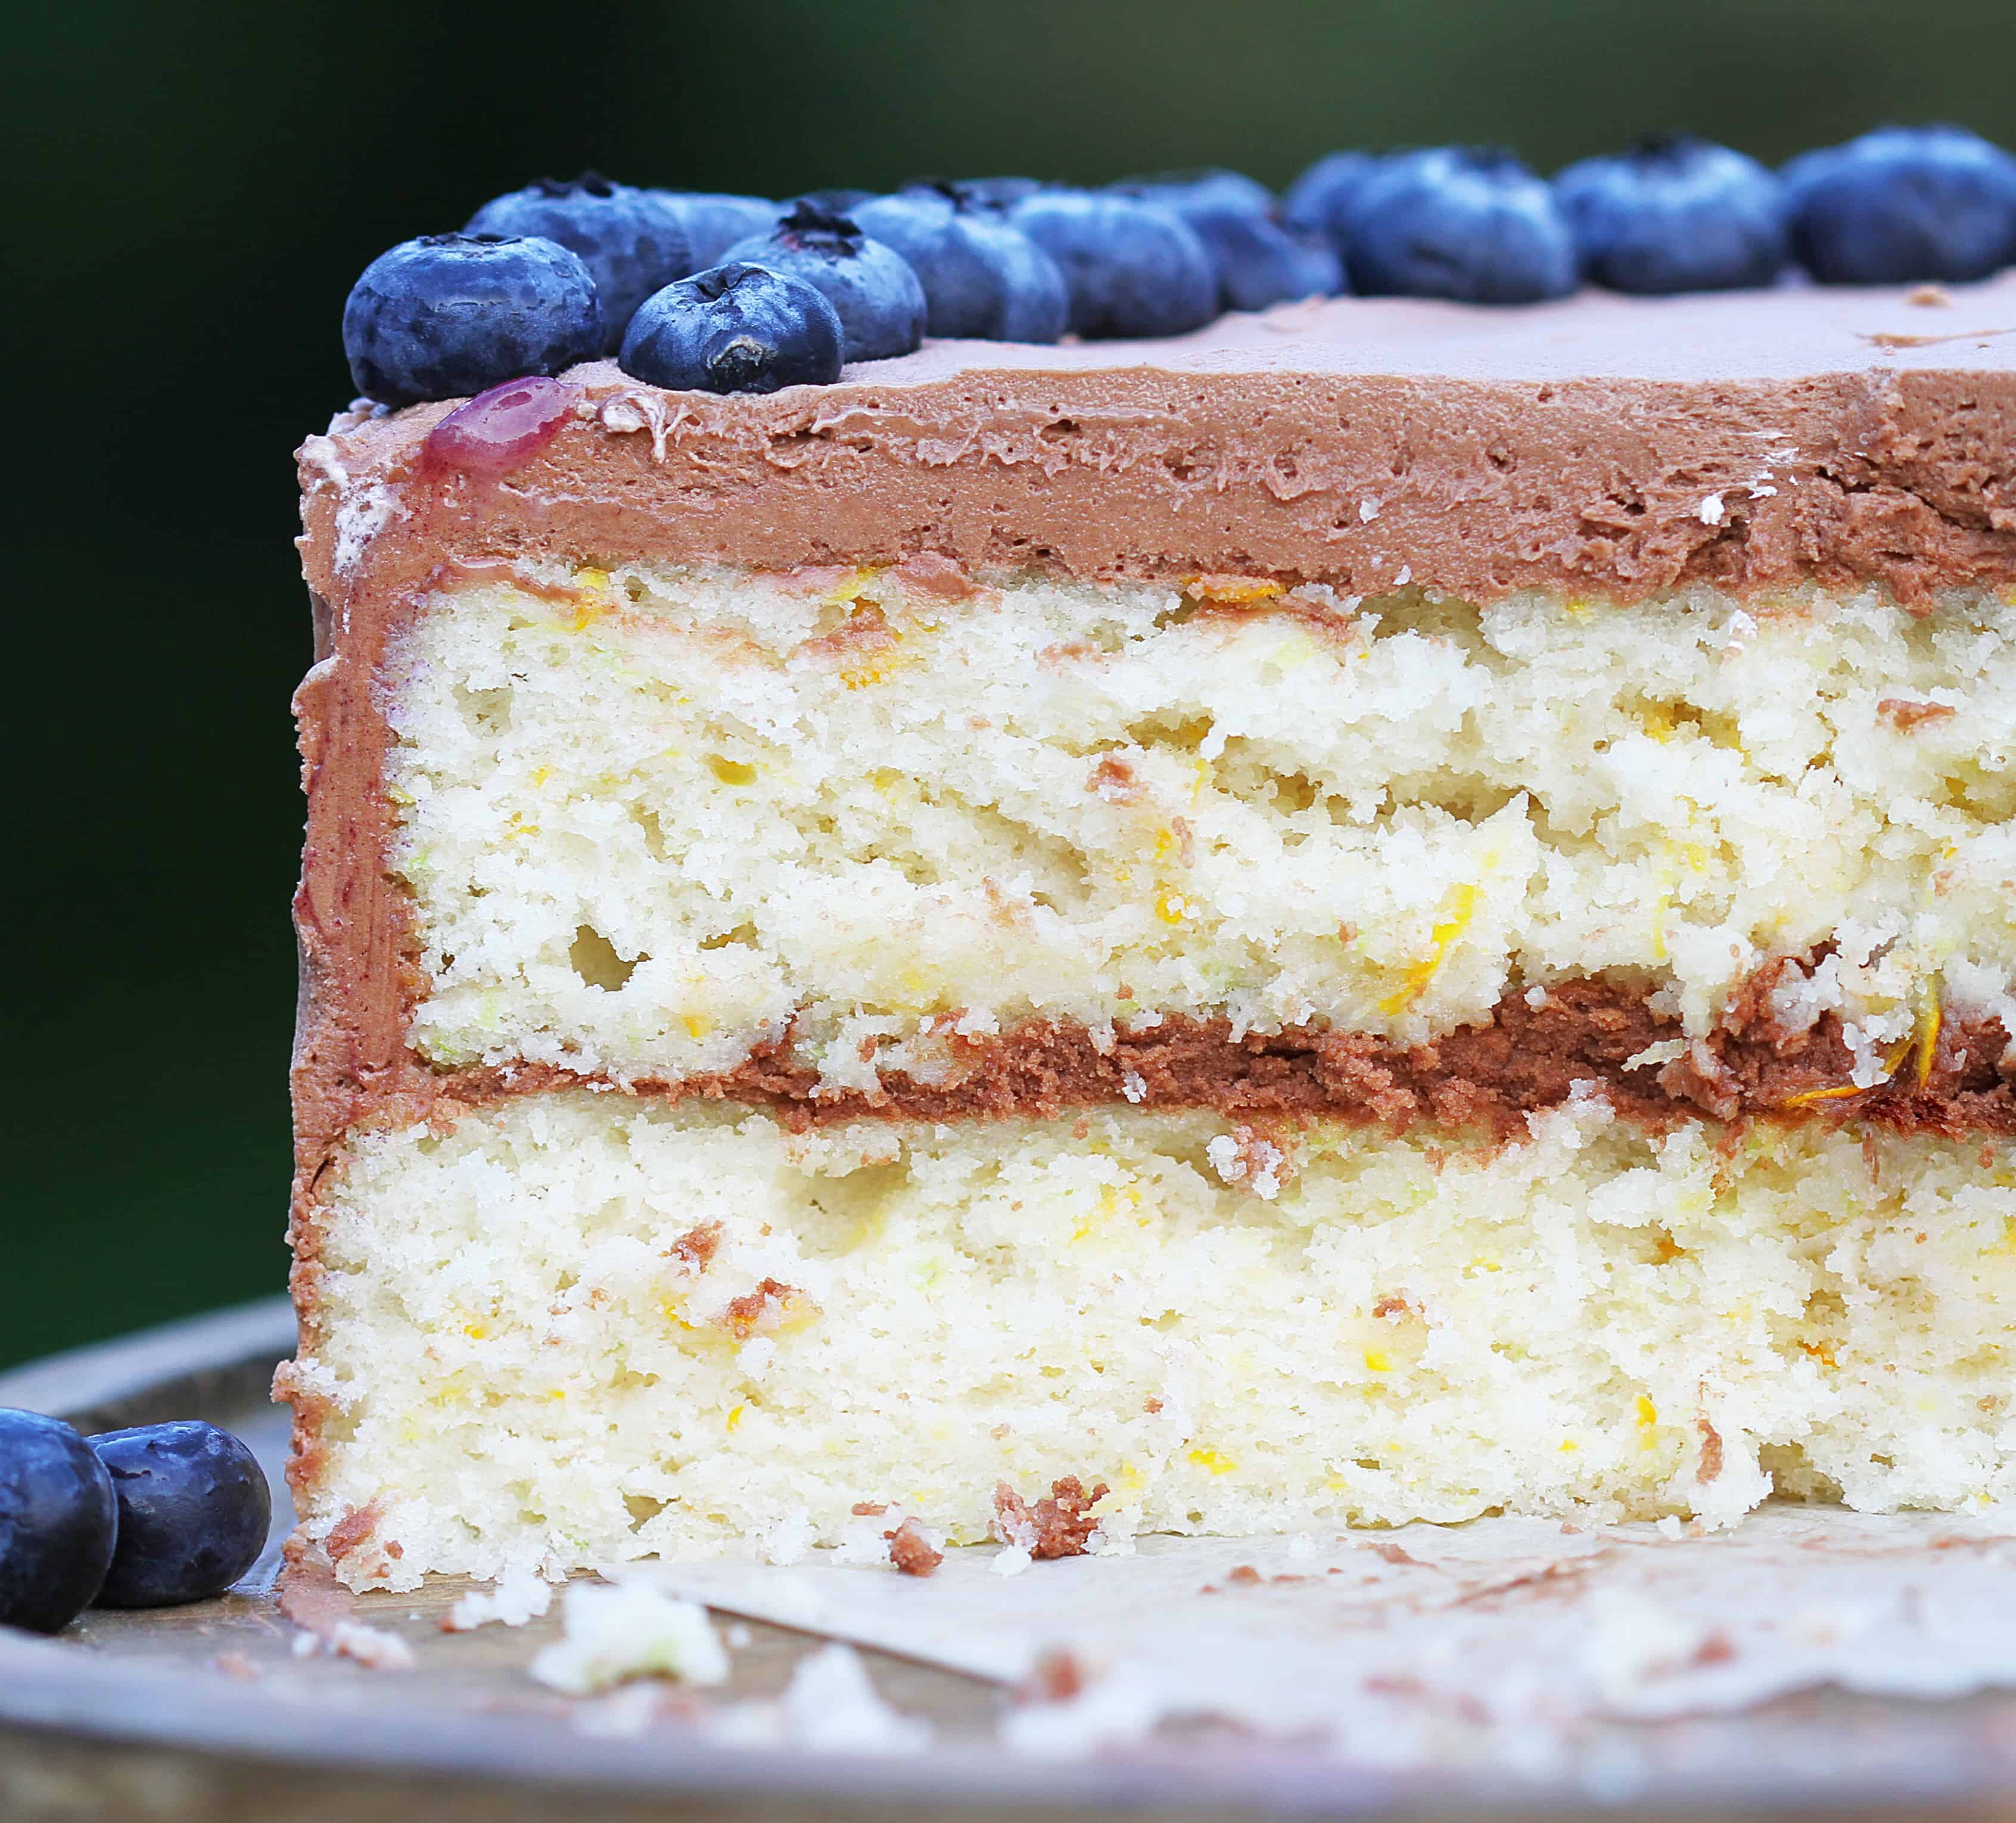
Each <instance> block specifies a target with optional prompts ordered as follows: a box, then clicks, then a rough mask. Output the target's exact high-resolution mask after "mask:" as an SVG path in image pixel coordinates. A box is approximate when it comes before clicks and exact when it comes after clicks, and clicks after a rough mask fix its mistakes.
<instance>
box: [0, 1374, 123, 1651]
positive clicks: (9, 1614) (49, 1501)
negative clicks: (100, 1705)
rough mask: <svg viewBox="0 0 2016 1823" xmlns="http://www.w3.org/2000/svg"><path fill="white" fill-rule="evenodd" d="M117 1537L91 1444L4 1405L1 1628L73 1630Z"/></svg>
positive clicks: (55, 1422) (59, 1424)
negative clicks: (69, 1628)
mask: <svg viewBox="0 0 2016 1823" xmlns="http://www.w3.org/2000/svg"><path fill="white" fill-rule="evenodd" d="M118 1533H119V1504H118V1502H117V1500H116V1499H114V1497H113V1492H112V1477H111V1476H110V1475H107V1474H106V1472H105V1465H104V1464H103V1463H102V1462H100V1461H99V1459H98V1458H97V1457H96V1456H95V1455H94V1454H92V1448H91V1446H90V1445H89V1444H88V1443H86V1442H85V1440H84V1439H83V1438H81V1436H78V1435H77V1432H75V1431H74V1430H73V1429H72V1428H70V1426H69V1425H67V1424H65V1423H63V1421H62V1420H61V1419H59V1418H43V1417H41V1415H39V1414H37V1413H35V1412H32V1411H16V1410H14V1409H13V1407H0V1627H26V1628H27V1630H29V1631H30V1632H31V1633H56V1632H58V1631H59V1630H61V1629H62V1628H63V1627H67V1626H69V1625H70V1623H71V1622H72V1621H73V1620H74V1619H76V1618H77V1616H79V1615H80V1614H81V1613H82V1612H84V1611H85V1609H87V1608H88V1607H89V1606H90V1605H91V1604H92V1601H95V1599H96V1598H97V1595H98V1591H99V1589H100V1588H101V1587H103V1586H104V1582H105V1573H106V1570H107V1569H109V1568H110V1566H111V1563H112V1551H113V1544H114V1543H115V1541H116V1540H117V1537H118Z"/></svg>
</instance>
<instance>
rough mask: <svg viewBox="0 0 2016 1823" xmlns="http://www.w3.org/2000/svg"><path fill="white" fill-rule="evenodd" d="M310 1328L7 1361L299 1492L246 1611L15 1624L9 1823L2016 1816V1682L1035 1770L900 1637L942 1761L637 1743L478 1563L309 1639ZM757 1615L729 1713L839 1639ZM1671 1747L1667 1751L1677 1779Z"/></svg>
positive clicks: (86, 1413) (100, 1408)
mask: <svg viewBox="0 0 2016 1823" xmlns="http://www.w3.org/2000/svg"><path fill="white" fill-rule="evenodd" d="M292 1335H293V1321H292V1316H291V1313H290V1310H289V1309H288V1307H287V1306H286V1303H285V1302H283V1301H281V1300H278V1299H275V1300H272V1301H267V1302H258V1303H254V1304H251V1305H247V1306H242V1307H240V1308H238V1309H236V1310H225V1311H222V1312H219V1313H216V1314H214V1315H213V1316H209V1317H201V1318H198V1319H196V1320H192V1321H189V1322H185V1323H182V1324H174V1325H171V1326H170V1327H168V1328H163V1329H158V1330H154V1331H148V1332H146V1333H145V1334H142V1335H136V1336H134V1337H132V1338H128V1339H126V1340H123V1341H120V1342H113V1343H110V1344H106V1345H105V1346H100V1347H95V1348H91V1349H83V1350H80V1351H77V1352H76V1353H70V1354H67V1355H63V1356H57V1357H55V1358H53V1359H52V1360H48V1361H45V1362H42V1363H40V1364H34V1365H31V1366H30V1367H25V1368H23V1369H20V1370H17V1371H15V1372H13V1374H8V1375H5V1376H0V1404H5V1405H16V1406H24V1407H32V1408H37V1409H41V1410H49V1411H52V1412H56V1413H59V1414H62V1415H63V1416H66V1417H67V1418H70V1419H71V1420H72V1421H75V1422H77V1423H78V1424H79V1425H82V1426H84V1427H85V1428H106V1427H110V1426H113V1425H123V1424H133V1423H146V1422H152V1421H158V1420H161V1419H164V1418H170V1417H187V1416H192V1415H193V1416H200V1417H203V1418H209V1419H211V1421H214V1422H217V1423H219V1424H221V1425H226V1426H228V1427H229V1428H232V1429H233V1430H235V1431H236V1432H238V1433H239V1435H241V1436H243V1437H244V1438H245V1439H247V1442H248V1443H250V1444H251V1445H252V1446H253V1447H254V1449H255V1450H257V1453H258V1454H259V1456H260V1457H261V1461H262V1462H264V1463H265V1465H266V1467H267V1468H268V1473H269V1475H271V1476H272V1478H273V1480H274V1485H275V1492H276V1496H277V1498H276V1504H275V1518H274V1533H273V1537H272V1542H271V1544H270V1545H269V1547H268V1551H267V1552H266V1553H265V1556H264V1557H262V1558H261V1561H260V1563H259V1564H258V1565H257V1566H256V1567H255V1568H254V1570H253V1572H252V1573H250V1575H249V1576H247V1578H246V1579H245V1580H244V1581H243V1583H240V1584H239V1587H237V1588H236V1590H234V1591H232V1593H231V1594H229V1595H226V1596H225V1597H224V1598H221V1599H219V1600H218V1601H211V1602H206V1603H201V1604H198V1605H194V1606H192V1607H189V1608H183V1609H168V1610H157V1611H153V1612H131V1613H120V1612H96V1611H94V1612H91V1613H89V1614H88V1615H87V1616H85V1619H83V1620H82V1621H81V1622H80V1623H78V1624H77V1625H76V1626H75V1627H72V1628H71V1629H70V1630H69V1631H68V1632H67V1633H66V1634H63V1636H61V1637H58V1638H55V1639H47V1640H45V1639H40V1638H35V1637H31V1636H29V1635H27V1634H18V1633H14V1632H12V1631H6V1630H0V1816H4V1817H5V1818H9V1819H16V1818H19V1819H27V1820H33V1823H41V1819H44V1818H83V1817H93V1816H117V1817H122V1818H124V1817H140V1816H144V1817H146V1818H150V1819H157V1820H159V1823H182V1820H183V1819H191V1820H194V1819H198V1818H200V1819H203V1823H237V1820H239V1819H243V1818H288V1819H292V1818H301V1819H304V1820H306V1819H309V1818H313V1819H315V1823H347V1820H349V1819H351V1818H358V1819H364V1818H369V1819H371V1820H372V1823H380V1820H382V1819H383V1818H387V1817H392V1816H401V1815H407V1814H412V1815H424V1816H426V1817H427V1818H432V1819H444V1820H449V1819H458V1818H465V1817H467V1818H474V1817H477V1816H479V1815H480V1816H481V1817H483V1818H485V1819H486V1820H491V1823H494V1820H496V1819H509V1818H520V1817H524V1818H530V1817H534V1816H540V1817H545V1816H553V1815H566V1816H568V1817H570V1818H582V1819H601V1818H611V1819H614V1818H643V1817H657V1816H677V1817H683V1818H712V1817H722V1818H726V1817H729V1816H733V1817H734V1818H737V1819H743V1820H746V1819H748V1818H753V1817H797V1816H804V1817H810V1816H820V1817H826V1818H851V1817H862V1818H867V1817H871V1816H872V1817H875V1818H903V1817H925V1816H933V1817H944V1816H954V1817H972V1818H982V1817H985V1818H1008V1817H1032V1818H1033V1817H1047V1818H1092V1817H1095V1816H1096V1817H1100V1818H1111V1817H1114V1816H1116V1815H1119V1816H1129V1817H1143V1818H1154V1817H1169V1818H1179V1817H1180V1818H1190V1817H1201V1816H1206V1815H1209V1816H1215V1817H1223V1816H1242V1815H1250V1816H1310V1817H1344V1818H1435V1817H1457V1816H1468V1815H1477V1814H1484V1813H1487V1812H1488V1813H1489V1814H1492V1815H1493V1816H1499V1817H1504V1816H1521V1815H1532V1816H1535V1817H1538V1816H1548V1817H1562V1816H1570V1815H1588V1816H1592V1817H1593V1816H1599V1815H1618V1816H1629V1817H1633V1818H1666V1817H1680V1816H1733V1815H1743V1816H1751V1817H1755V1816H1765V1815H1784V1816H1790V1815H1793V1814H1815V1813H1816V1812H1823V1813H1824V1814H1829V1815H1833V1816H1847V1815H1851V1814H1852V1815H1854V1816H1857V1817H1870V1818H1906V1817H1909V1818H1922V1817H1926V1816H1930V1815H1940V1816H1953V1817H1963V1818H1971V1819H1984V1820H1985V1819H1988V1818H2016V1692H2007V1691H2005V1692H1985V1693H1982V1694H1978V1695H1973V1696H1971V1697H1967V1698H1964V1699H1960V1700H1957V1701H1953V1702H1945V1703H1939V1704H1931V1703H1915V1702H1898V1701H1895V1700H1877V1699H1868V1698H1859V1697H1855V1696H1851V1695H1847V1694H1845V1693H1843V1692H1841V1691H1830V1690H1819V1691H1809V1692H1806V1693H1805V1694H1802V1695H1797V1696H1793V1697H1787V1698H1784V1699H1780V1700H1778V1701H1777V1702H1772V1703H1770V1704H1768V1705H1766V1706H1763V1707H1762V1708H1760V1709H1758V1710H1752V1711H1750V1712H1748V1713H1744V1714H1741V1715H1737V1716H1733V1717H1719V1718H1694V1719H1692V1720H1675V1721H1669V1722H1665V1723H1660V1724H1630V1725H1628V1726H1622V1727H1620V1728H1618V1729H1617V1730H1616V1731H1615V1739H1614V1740H1612V1741H1611V1742H1610V1744H1609V1745H1610V1747H1611V1749H1616V1748H1618V1747H1619V1746H1622V1745H1623V1744H1624V1743H1625V1742H1634V1743H1635V1746H1645V1745H1647V1744H1648V1743H1649V1744H1651V1745H1652V1746H1654V1749H1655V1751H1654V1753H1652V1755H1651V1756H1650V1757H1647V1756H1644V1755H1643V1754H1641V1753H1637V1752H1636V1751H1635V1750H1634V1751H1633V1752H1630V1753H1618V1752H1615V1751H1606V1750H1605V1749H1604V1745H1603V1743H1600V1742H1599V1743H1597V1744H1596V1750H1595V1751H1593V1752H1592V1753H1586V1754H1584V1755H1582V1756H1581V1757H1580V1758H1579V1760H1578V1761H1577V1762H1576V1764H1575V1771H1574V1772H1573V1773H1572V1774H1571V1775H1570V1776H1568V1777H1567V1778H1562V1777H1560V1776H1557V1775H1550V1776H1548V1777H1546V1778H1531V1777H1528V1778H1513V1777H1511V1776H1510V1775H1508V1774H1505V1773H1503V1771H1499V1772H1497V1773H1495V1774H1490V1775H1489V1776H1485V1775H1481V1774H1468V1775H1465V1774H1460V1773H1452V1772H1449V1771H1423V1770H1422V1769H1420V1767H1414V1768H1413V1769H1411V1770H1407V1771H1399V1770H1393V1769H1390V1768H1389V1769H1386V1770H1380V1769H1377V1768H1372V1769H1368V1768H1365V1767H1359V1766H1354V1765H1351V1764H1343V1763H1341V1762H1340V1761H1339V1760H1337V1759H1336V1758H1334V1757H1331V1756H1326V1755H1323V1754H1321V1753H1316V1752H1314V1751H1301V1750H1297V1749H1292V1748H1284V1747H1281V1746H1258V1745H1255V1744H1254V1743H1253V1742H1251V1741H1250V1740H1247V1739H1246V1738H1242V1737H1240V1736H1238V1735H1233V1734H1229V1733H1227V1732H1226V1731H1222V1730H1219V1731H1211V1732H1208V1733H1204V1732H1198V1731H1190V1732H1187V1733H1179V1734H1175V1735H1168V1736H1158V1737H1157V1738H1156V1739H1155V1741H1154V1742H1153V1743H1152V1745H1151V1746H1148V1747H1143V1748H1136V1749H1129V1750H1128V1751H1126V1752H1125V1753H1106V1754H1103V1755H1095V1756H1087V1757H1082V1758H1078V1759H1074V1760H1031V1759H1028V1758H1025V1757H1020V1756H1015V1755H1012V1754H1010V1753H1007V1752H1006V1751H1005V1750H1004V1749H1003V1747H1002V1746H1000V1745H999V1741H998V1738H997V1733H996V1728H997V1724H998V1722H999V1718H1000V1717H1001V1716H1002V1715H1003V1713H1006V1710H1007V1709H1008V1708H1009V1706H1010V1703H1011V1702H1012V1700H1013V1699H1012V1696H1011V1694H1010V1692H1009V1691H1006V1690H1005V1689H1004V1688H1001V1687H999V1685H997V1684H992V1683H990V1682H988V1681H985V1680H984V1679H980V1678H976V1677H963V1676H960V1675H958V1674H956V1673H952V1672H949V1671H946V1670H941V1669H938V1668H935V1667H933V1666H927V1665H923V1664H920V1663H914V1662H912V1661H909V1660H906V1659H902V1658H900V1657H898V1656H895V1655H891V1654H888V1653H883V1652H873V1651H868V1652H864V1655H863V1656H864V1659H865V1660H866V1663H867V1665H868V1666H869V1671H870V1674H871V1677H872V1678H873V1682H874V1684H875V1686H876V1688H877V1691H879V1692H880V1695H882V1696H883V1697H884V1699H886V1700H887V1702H889V1703H890V1704H891V1706H894V1707H895V1708H896V1709H897V1710H900V1711H902V1713H905V1714H907V1715H911V1716H917V1717H924V1718H926V1719H927V1720H930V1721H931V1724H933V1728H934V1745H933V1746H931V1748H929V1749H927V1750H925V1751H923V1752H919V1753H905V1754H900V1755H873V1754H866V1753H830V1752H828V1753H816V1752H812V1751H806V1750H798V1749H773V1748H763V1749H754V1748H750V1747H746V1746H733V1745H727V1744H724V1743H722V1742H719V1741H718V1740H710V1739H708V1738H706V1737H705V1735H704V1731H702V1730H701V1729H700V1728H698V1727H697V1726H696V1725H695V1718H696V1717H697V1716H698V1715H699V1713H700V1710H699V1709H698V1707H697V1705H696V1706H695V1707H694V1708H693V1710H691V1711H690V1712H689V1713H687V1714H686V1715H684V1716H682V1715H681V1714H680V1713H679V1712H678V1708H677V1706H676V1703H675V1704H673V1705H671V1706H668V1707H667V1708H666V1709H665V1710H664V1711H663V1712H662V1713H661V1716H660V1717H659V1718H658V1719H657V1720H655V1721H654V1722H653V1724H652V1725H651V1726H650V1727H648V1728H643V1729H641V1730H638V1731H631V1732H628V1733H621V1732H610V1731H602V1730H599V1729H598V1728H597V1727H596V1725H595V1724H594V1722H593V1720H592V1717H594V1716H595V1715H596V1713H600V1712H598V1711H595V1710H584V1709H582V1708H581V1707H578V1706H576V1705H575V1704H574V1703H572V1702H569V1701H568V1700H567V1699H563V1698H560V1697H558V1696H556V1695H554V1694H553V1693H552V1692H551V1691H547V1690H545V1689H543V1688H541V1687H540V1686H538V1684H535V1683H534V1682H533V1681H531V1679H530V1678H529V1677H527V1675H526V1670H525V1667H526V1666H527V1663H528V1661H529V1660H530V1659H531V1655H532V1654H533V1652H535V1649H536V1648H537V1647H538V1645H540V1644H542V1642H543V1641H545V1640H547V1639H549V1638H551V1637H553V1636H554V1635H555V1634H556V1633H557V1631H558V1628H559V1619H558V1614H557V1611H556V1612H554V1613H553V1614H550V1615H549V1616H546V1617H545V1619H540V1620H535V1621H534V1622H532V1623H531V1624H530V1625H528V1626H527V1627H523V1628H520V1629H515V1630H514V1629H509V1628H505V1627H486V1628H484V1629H482V1630H480V1631H478V1632H474V1633H469V1634H453V1635H450V1634H444V1633H443V1632H442V1631H441V1627H440V1621H441V1616H443V1615H444V1614H445V1612H446V1611H447V1609H448V1606H449V1605H451V1604H452V1601H454V1600H455V1598H457V1597H458V1596H459V1594H461V1593H463V1590H464V1588H465V1587H466V1584H465V1583H463V1581H462V1580H461V1579H459V1578H453V1577H437V1578H435V1579H434V1580H432V1581H430V1583H429V1584H428V1585H427V1587H425V1588H424V1589H423V1590H421V1591H418V1592H417V1593H415V1594H411V1595H389V1594H381V1595H376V1596H369V1597H364V1598H359V1601H358V1610H357V1612H358V1616H359V1618H360V1619H365V1620H367V1621H368V1622H369V1624H370V1625H371V1626H372V1627H374V1628H377V1629H381V1630H384V1631H386V1632H389V1633H391V1634H397V1635H398V1636H399V1637H401V1638H403V1639H404V1640H405V1641H406V1642H407V1643H408V1644H409V1645H410V1646H411V1648H412V1651H413V1652H414V1655H415V1657H416V1666H415V1667H414V1669H413V1670H412V1671H410V1672H408V1673H403V1674H394V1673H388V1672H387V1671H384V1670H372V1669H369V1668H366V1667H365V1666H362V1665H361V1664H358V1663H351V1661H349V1660H347V1659H340V1658H334V1657H330V1656H327V1655H322V1654H316V1655H311V1656H308V1657H301V1656H298V1655H297V1652H296V1651H295V1649H294V1642H295V1640H296V1638H297V1634H296V1630H295V1628H294V1627H293V1626H292V1625H291V1624H290V1623H289V1621H288V1620H287V1619H286V1616H284V1615H283V1613H282V1612H281V1610H280V1608H279V1599H278V1594H277V1591H276V1583H277V1581H278V1576H279V1564H280V1556H279V1545H280V1542H281V1540H282V1539H283V1537H284V1536H285V1533H286V1528H287V1527H288V1526H289V1525H290V1523H291V1515H290V1511H289V1510H288V1508H287V1506H286V1501H285V1493H284V1483H283V1482H282V1481H281V1479H280V1478H279V1471H280V1468H281V1465H282V1463H283V1460H284V1455H285V1450H286V1423H285V1417H284V1414H283V1413H282V1412H280V1411H279V1410H276V1409H275V1408H274V1407H272V1406H271V1405H270V1404H269V1403H268V1400H267V1394H266V1389H267V1386H268V1382H269V1380H270V1378H271V1375H272V1369H273V1367H274V1365H275V1363H276V1362H277V1361H278V1360H279V1359H280V1358H281V1357H282V1356H283V1354H285V1353H286V1352H287V1351H288V1350H289V1349H290V1347H291V1346H292ZM743 1625H746V1626H747V1632H746V1634H744V1633H743V1632H740V1631H738V1632H737V1633H736V1635H735V1637H736V1641H737V1645H736V1650H735V1652H734V1654H733V1663H734V1672H733V1681H732V1683H731V1684H729V1687H728V1688H727V1689H726V1691H724V1692H718V1693H716V1692H710V1693H709V1694H708V1698H707V1700H708V1701H709V1702H719V1701H722V1700H729V1701H733V1700H735V1699H762V1698H765V1697H769V1696H772V1695H776V1693H777V1692H778V1691H780V1690H781V1689H782V1688H783V1686H784V1684H785V1683H786V1682H787V1680H788V1679H789V1677H790V1673H791V1670H792V1668H793V1666H794V1665H795V1664H796V1663H797V1661H798V1660H799V1659H801V1657H802V1656H803V1655H805V1654H806V1653H807V1652H809V1651H812V1650H813V1649H815V1648H816V1647H817V1646H818V1645H819V1641H817V1640H816V1639H815V1637H812V1636H811V1635H809V1634H801V1633H797V1632H794V1631H791V1630H787V1629H785V1628H783V1627H772V1626H766V1625H764V1624H761V1623H743ZM1648 1766H1650V1767H1660V1768H1662V1769H1663V1770H1661V1771H1659V1772H1658V1774H1657V1775H1656V1776H1655V1777H1654V1778H1651V1779H1650V1780H1649V1781H1648V1780H1647V1778H1646V1777H1645V1775H1644V1771H1643V1769H1644V1768H1645V1767H1648ZM1634 1769H1635V1770H1634Z"/></svg>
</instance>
